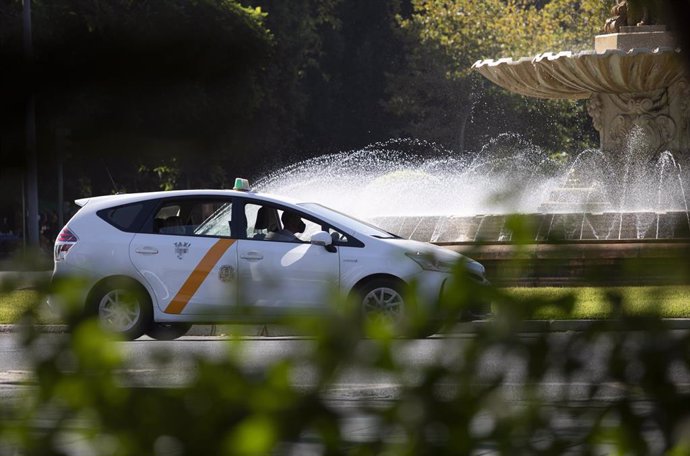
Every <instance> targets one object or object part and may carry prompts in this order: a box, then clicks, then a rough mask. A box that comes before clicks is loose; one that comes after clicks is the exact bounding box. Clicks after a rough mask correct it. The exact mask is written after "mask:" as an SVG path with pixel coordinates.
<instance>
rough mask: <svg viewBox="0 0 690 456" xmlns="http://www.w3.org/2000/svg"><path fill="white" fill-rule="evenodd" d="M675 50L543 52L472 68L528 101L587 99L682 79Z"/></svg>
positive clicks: (653, 87) (652, 88)
mask: <svg viewBox="0 0 690 456" xmlns="http://www.w3.org/2000/svg"><path fill="white" fill-rule="evenodd" d="M678 54H679V51H678V50H677V49H675V48H673V47H657V48H653V49H650V48H637V49H630V50H627V51H626V50H622V49H607V50H605V51H604V52H601V53H597V52H595V51H582V52H576V53H574V52H570V51H564V52H558V53H553V52H545V53H543V54H539V55H537V56H535V57H525V58H521V59H518V60H513V59H510V58H503V59H497V60H493V59H487V60H479V61H477V62H475V63H474V65H472V68H473V69H475V70H476V71H478V72H479V73H481V74H482V75H483V76H484V77H486V78H487V79H489V80H490V81H491V82H493V83H494V84H497V85H499V86H501V87H503V88H504V89H507V90H509V91H511V92H515V93H518V94H520V95H525V96H529V97H536V98H550V99H562V98H567V99H587V98H590V97H591V96H592V94H593V93H609V94H624V93H645V92H652V91H655V90H659V89H662V88H665V87H669V86H671V85H673V84H674V83H675V82H677V81H679V80H680V79H681V78H682V77H683V74H684V68H683V64H682V61H681V59H680V58H679V55H678Z"/></svg>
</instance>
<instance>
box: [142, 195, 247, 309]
mask: <svg viewBox="0 0 690 456" xmlns="http://www.w3.org/2000/svg"><path fill="white" fill-rule="evenodd" d="M232 207H233V206H232V199H230V198H223V197H217V196H209V197H193V198H177V199H166V200H163V201H161V204H160V205H159V206H158V207H157V209H156V210H154V214H153V216H152V217H151V219H150V220H149V222H148V223H146V224H145V225H144V228H143V229H142V230H141V232H140V233H137V234H136V235H135V236H134V238H133V240H132V242H131V243H130V258H131V260H132V263H133V264H134V265H135V267H136V269H137V270H138V272H139V273H140V274H141V276H142V277H143V278H144V279H145V280H146V281H147V283H148V284H149V286H150V287H151V289H152V290H153V292H154V294H155V298H156V299H155V300H156V305H157V306H158V309H159V310H160V311H161V312H164V313H167V314H170V315H178V314H181V315H190V316H192V315H193V316H201V315H203V316H204V318H205V319H208V320H214V319H223V318H227V317H228V315H230V314H232V313H233V311H234V310H235V305H236V303H237V242H236V239H234V238H233V237H232V235H231V234H232V233H231V230H230V226H231V224H230V222H231V218H232Z"/></svg>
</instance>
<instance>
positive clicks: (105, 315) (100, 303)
mask: <svg viewBox="0 0 690 456" xmlns="http://www.w3.org/2000/svg"><path fill="white" fill-rule="evenodd" d="M90 310H91V312H92V313H93V314H95V315H96V317H97V318H98V321H99V323H100V324H101V326H102V327H103V328H104V329H106V330H108V331H111V332H113V333H115V334H117V335H119V336H121V337H123V338H124V339H127V340H133V339H136V338H138V337H140V336H141V335H143V334H144V332H145V330H146V329H148V328H149V326H150V324H151V312H152V309H151V298H150V297H149V295H148V293H147V292H146V290H144V289H143V287H142V286H141V285H139V284H138V283H136V282H134V281H133V280H129V279H111V280H108V281H106V282H105V283H103V284H102V285H100V286H99V287H98V289H97V290H96V291H95V293H94V294H93V298H92V299H91V305H90Z"/></svg>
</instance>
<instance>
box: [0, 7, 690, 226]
mask: <svg viewBox="0 0 690 456" xmlns="http://www.w3.org/2000/svg"><path fill="white" fill-rule="evenodd" d="M650 2H651V0H650ZM504 3H505V2H504ZM489 4H491V5H489ZM520 4H524V6H525V7H526V8H532V9H533V10H534V11H536V13H537V14H536V15H532V16H529V15H527V16H526V18H527V19H529V20H536V19H534V18H535V17H537V16H538V14H539V13H540V12H541V9H542V8H544V7H545V5H548V4H557V8H554V9H555V10H557V11H559V10H560V11H561V14H562V15H565V16H563V17H570V18H580V17H581V16H582V15H585V13H587V14H593V13H592V11H594V12H597V11H598V12H599V13H597V14H598V16H597V17H593V18H589V22H587V21H585V22H582V19H581V18H580V19H577V21H580V22H577V21H570V22H569V24H570V23H572V24H570V25H567V26H566V25H564V26H563V27H560V29H559V28H558V27H557V28H556V29H558V30H556V31H550V32H549V31H548V30H546V29H543V27H542V26H540V25H539V23H534V24H532V23H526V24H525V26H524V27H514V26H511V25H510V24H511V23H510V22H508V26H505V25H503V28H498V26H497V25H495V24H499V25H500V21H499V19H501V15H502V14H503V13H502V12H500V11H499V13H496V11H495V10H496V8H500V7H501V6H500V5H501V2H500V1H498V0H491V1H490V2H488V3H487V2H479V3H476V5H475V2H468V3H467V4H466V5H465V6H464V7H466V8H468V10H471V9H472V8H474V10H473V11H474V12H473V13H472V14H474V15H476V18H473V21H471V22H468V23H466V24H465V25H462V24H461V25H462V26H463V27H465V28H466V29H467V30H460V32H461V34H460V36H461V37H465V36H467V37H468V38H467V39H465V38H463V39H461V40H458V42H456V43H454V44H451V45H450V46H448V45H444V44H443V43H442V40H441V41H439V42H441V45H439V44H438V42H435V41H434V38H433V37H432V38H431V39H429V38H428V37H427V38H424V33H422V32H420V28H422V29H423V28H424V19H423V15H424V14H426V15H427V16H429V17H431V19H432V20H439V21H440V22H443V18H442V17H441V18H438V17H436V18H434V17H433V16H434V15H437V16H438V15H442V14H443V12H444V11H445V7H444V6H443V5H444V4H443V2H433V1H429V2H423V1H420V0H388V1H370V0H347V1H345V0H290V1H281V0H246V1H243V2H238V1H237V0H198V1H195V2H191V1H187V0H148V1H129V0H106V1H97V0H33V2H32V8H33V21H32V23H33V59H32V60H30V61H27V59H26V58H25V56H24V54H23V49H22V17H21V16H22V2H21V1H18V0H0V62H1V67H2V71H0V100H1V101H0V182H2V186H1V187H0V189H1V191H0V216H6V215H9V216H10V218H11V220H10V222H13V223H11V224H13V225H14V226H19V225H21V222H20V220H19V218H20V216H19V215H18V214H20V213H21V212H20V211H21V209H20V208H21V199H22V196H21V193H22V189H23V185H24V179H23V176H24V172H25V167H26V158H25V150H26V140H25V110H26V100H27V98H28V97H29V95H30V94H34V96H35V100H36V113H37V114H36V125H37V141H38V147H37V149H38V159H39V164H38V172H39V200H40V209H41V212H45V211H54V210H55V209H56V207H57V205H58V204H60V203H58V201H57V198H56V193H57V187H58V167H59V165H62V166H63V173H64V201H72V200H74V199H75V198H79V197H83V196H89V195H98V194H107V193H113V192H116V191H129V192H131V191H145V190H156V189H171V188H192V187H216V188H218V187H220V188H222V187H227V186H230V185H231V183H232V181H233V178H234V177H235V176H239V175H241V176H245V177H249V178H250V179H256V178H258V177H261V176H263V175H265V174H267V173H269V172H271V171H275V170H276V169H278V168H280V167H281V166H283V165H287V164H291V163H294V162H296V161H299V160H301V159H305V158H310V157H314V156H318V155H322V154H327V153H333V152H339V151H347V150H356V149H361V148H364V147H366V146H367V145H370V144H373V143H376V142H380V141H387V140H389V139H391V138H399V137H412V138H416V139H420V140H426V141H432V142H434V143H436V144H437V145H438V146H439V147H440V148H443V149H446V150H449V151H451V152H452V153H454V154H457V155H468V154H473V153H476V152H477V151H479V150H480V149H481V147H482V146H483V145H485V144H487V143H488V142H489V141H490V140H491V139H492V138H496V137H497V136H498V135H500V134H502V133H518V134H519V135H521V137H522V138H523V139H524V140H525V141H527V142H529V143H532V144H534V145H536V146H538V147H541V148H543V149H544V150H545V151H546V152H547V153H558V154H562V153H564V152H565V153H566V154H570V155H571V156H572V155H573V154H576V153H577V152H579V151H581V150H583V149H585V148H588V147H596V145H597V144H598V133H597V132H596V131H595V130H594V128H593V127H592V124H591V120H590V118H589V117H588V115H587V113H586V108H585V103H584V102H582V101H580V102H570V101H561V102H554V101H548V100H534V99H528V98H525V97H520V96H515V95H511V94H508V93H506V92H505V91H504V90H502V89H499V88H497V87H495V86H493V85H492V84H491V83H489V82H488V81H486V80H484V79H483V78H481V77H480V76H479V75H478V74H474V73H472V72H471V71H470V70H469V67H470V66H471V64H472V63H473V62H474V60H475V59H476V58H498V57H502V56H504V55H510V52H512V55H513V56H514V57H517V56H520V55H531V54H533V53H534V52H535V50H533V49H532V48H531V47H530V45H534V46H537V47H539V49H537V50H538V51H546V50H561V48H563V49H566V48H567V46H570V45H574V44H573V39H574V38H573V37H577V38H578V40H580V41H584V43H585V47H591V40H592V36H593V34H594V33H595V32H596V31H598V30H600V28H601V26H602V25H603V21H602V17H601V14H602V13H601V12H602V11H603V14H604V15H605V14H606V12H607V11H608V10H609V8H610V7H611V6H612V5H613V4H615V2H614V1H613V0H611V1H606V2H597V1H594V0H585V1H581V2H576V1H571V0H551V1H549V2H544V1H536V2H529V1H527V2H522V3H520ZM664 4H665V5H666V6H671V7H672V8H674V12H675V13H676V14H674V15H671V16H670V17H671V18H673V19H674V20H672V21H669V22H673V23H674V24H673V25H675V26H676V28H677V29H678V30H683V26H682V25H683V20H682V17H685V16H683V14H686V13H687V11H685V10H686V9H687V4H686V2H682V1H676V2H674V1H668V2H665V3H664ZM496 5H499V6H496ZM592 5H594V6H592ZM597 5H599V6H597ZM424 8H427V9H424ZM578 13H581V14H578ZM686 16H687V14H686ZM420 18H421V19H420ZM530 18H531V19H530ZM679 18H680V19H679ZM585 19H587V18H585ZM559 20H560V21H562V18H559V16H558V14H556V15H554V17H553V18H552V22H554V21H556V22H558V21H559ZM406 22H407V23H408V26H405V23H406ZM584 23H586V24H587V26H586V27H584V28H583V25H582V24H584ZM564 24H565V23H564ZM573 24H574V25H573ZM568 27H571V28H573V27H579V29H578V30H568ZM585 28H586V30H585ZM523 29H524V30H523ZM561 29H562V30H561ZM525 30H527V31H529V33H527V32H525ZM442 32H443V33H445V32H448V30H446V31H442ZM451 32H452V30H451ZM451 32H448V33H451ZM482 33H483V35H482ZM530 33H531V35H530ZM497 34H498V35H497ZM475 35H476V36H475ZM449 36H451V35H449ZM530 36H531V37H532V38H533V39H531V40H530ZM492 37H493V39H492ZM537 38H538V39H537ZM683 38H684V35H681V42H683ZM437 41H438V40H437ZM461 41H462V42H461ZM530 41H531V43H530ZM542 43H552V45H553V47H548V46H545V45H543V44H542ZM581 44H582V43H580V45H581ZM444 46H445V47H444ZM506 53H508V54H506ZM516 53H517V54H516ZM414 152H415V153H418V154H420V155H424V154H425V153H430V154H431V153H433V151H426V150H424V149H419V150H415V151H414ZM15 231H17V230H15Z"/></svg>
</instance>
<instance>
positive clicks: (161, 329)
mask: <svg viewBox="0 0 690 456" xmlns="http://www.w3.org/2000/svg"><path fill="white" fill-rule="evenodd" d="M191 327H192V325H191V324H189V323H153V324H151V326H150V327H149V329H148V330H147V331H146V335H147V336H149V337H151V338H153V339H156V340H174V339H177V338H178V337H182V336H184V335H185V334H187V331H189V328H191Z"/></svg>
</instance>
